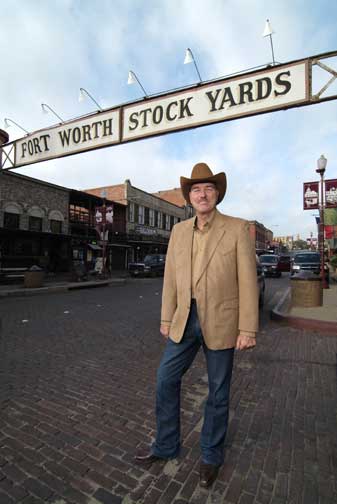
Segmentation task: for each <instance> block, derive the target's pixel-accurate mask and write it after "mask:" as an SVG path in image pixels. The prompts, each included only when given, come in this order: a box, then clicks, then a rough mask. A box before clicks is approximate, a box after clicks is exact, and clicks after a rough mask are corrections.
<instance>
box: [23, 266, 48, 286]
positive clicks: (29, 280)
mask: <svg viewBox="0 0 337 504" xmlns="http://www.w3.org/2000/svg"><path fill="white" fill-rule="evenodd" d="M43 280H44V271H43V269H42V268H40V267H39V266H32V267H31V268H29V270H28V271H25V278H24V286H25V287H27V288H28V289H34V288H36V287H42V285H43Z"/></svg>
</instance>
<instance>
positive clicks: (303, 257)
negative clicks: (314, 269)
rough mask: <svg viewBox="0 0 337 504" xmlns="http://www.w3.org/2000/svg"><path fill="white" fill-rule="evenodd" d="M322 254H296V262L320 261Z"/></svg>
mask: <svg viewBox="0 0 337 504" xmlns="http://www.w3.org/2000/svg"><path fill="white" fill-rule="evenodd" d="M319 261H320V255H319V254H296V256H295V257H294V262H295V263H307V262H312V263H319Z"/></svg>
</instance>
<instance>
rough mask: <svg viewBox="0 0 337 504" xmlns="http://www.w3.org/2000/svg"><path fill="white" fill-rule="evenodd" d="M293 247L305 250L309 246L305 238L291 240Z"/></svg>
mask: <svg viewBox="0 0 337 504" xmlns="http://www.w3.org/2000/svg"><path fill="white" fill-rule="evenodd" d="M293 248H294V249H301V250H306V249H308V248H309V245H308V243H307V242H306V241H305V240H295V241H294V242H293Z"/></svg>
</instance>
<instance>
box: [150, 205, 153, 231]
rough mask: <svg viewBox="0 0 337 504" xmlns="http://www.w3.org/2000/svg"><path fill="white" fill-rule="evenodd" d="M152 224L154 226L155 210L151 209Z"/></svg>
mask: <svg viewBox="0 0 337 504" xmlns="http://www.w3.org/2000/svg"><path fill="white" fill-rule="evenodd" d="M150 226H152V227H154V210H153V209H152V208H151V209H150Z"/></svg>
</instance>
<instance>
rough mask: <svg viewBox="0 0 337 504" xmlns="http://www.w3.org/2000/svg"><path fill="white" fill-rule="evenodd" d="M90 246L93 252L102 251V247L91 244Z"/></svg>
mask: <svg viewBox="0 0 337 504" xmlns="http://www.w3.org/2000/svg"><path fill="white" fill-rule="evenodd" d="M88 245H89V247H90V248H91V249H92V250H102V247H100V246H99V245H95V244H94V243H89V244H88Z"/></svg>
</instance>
